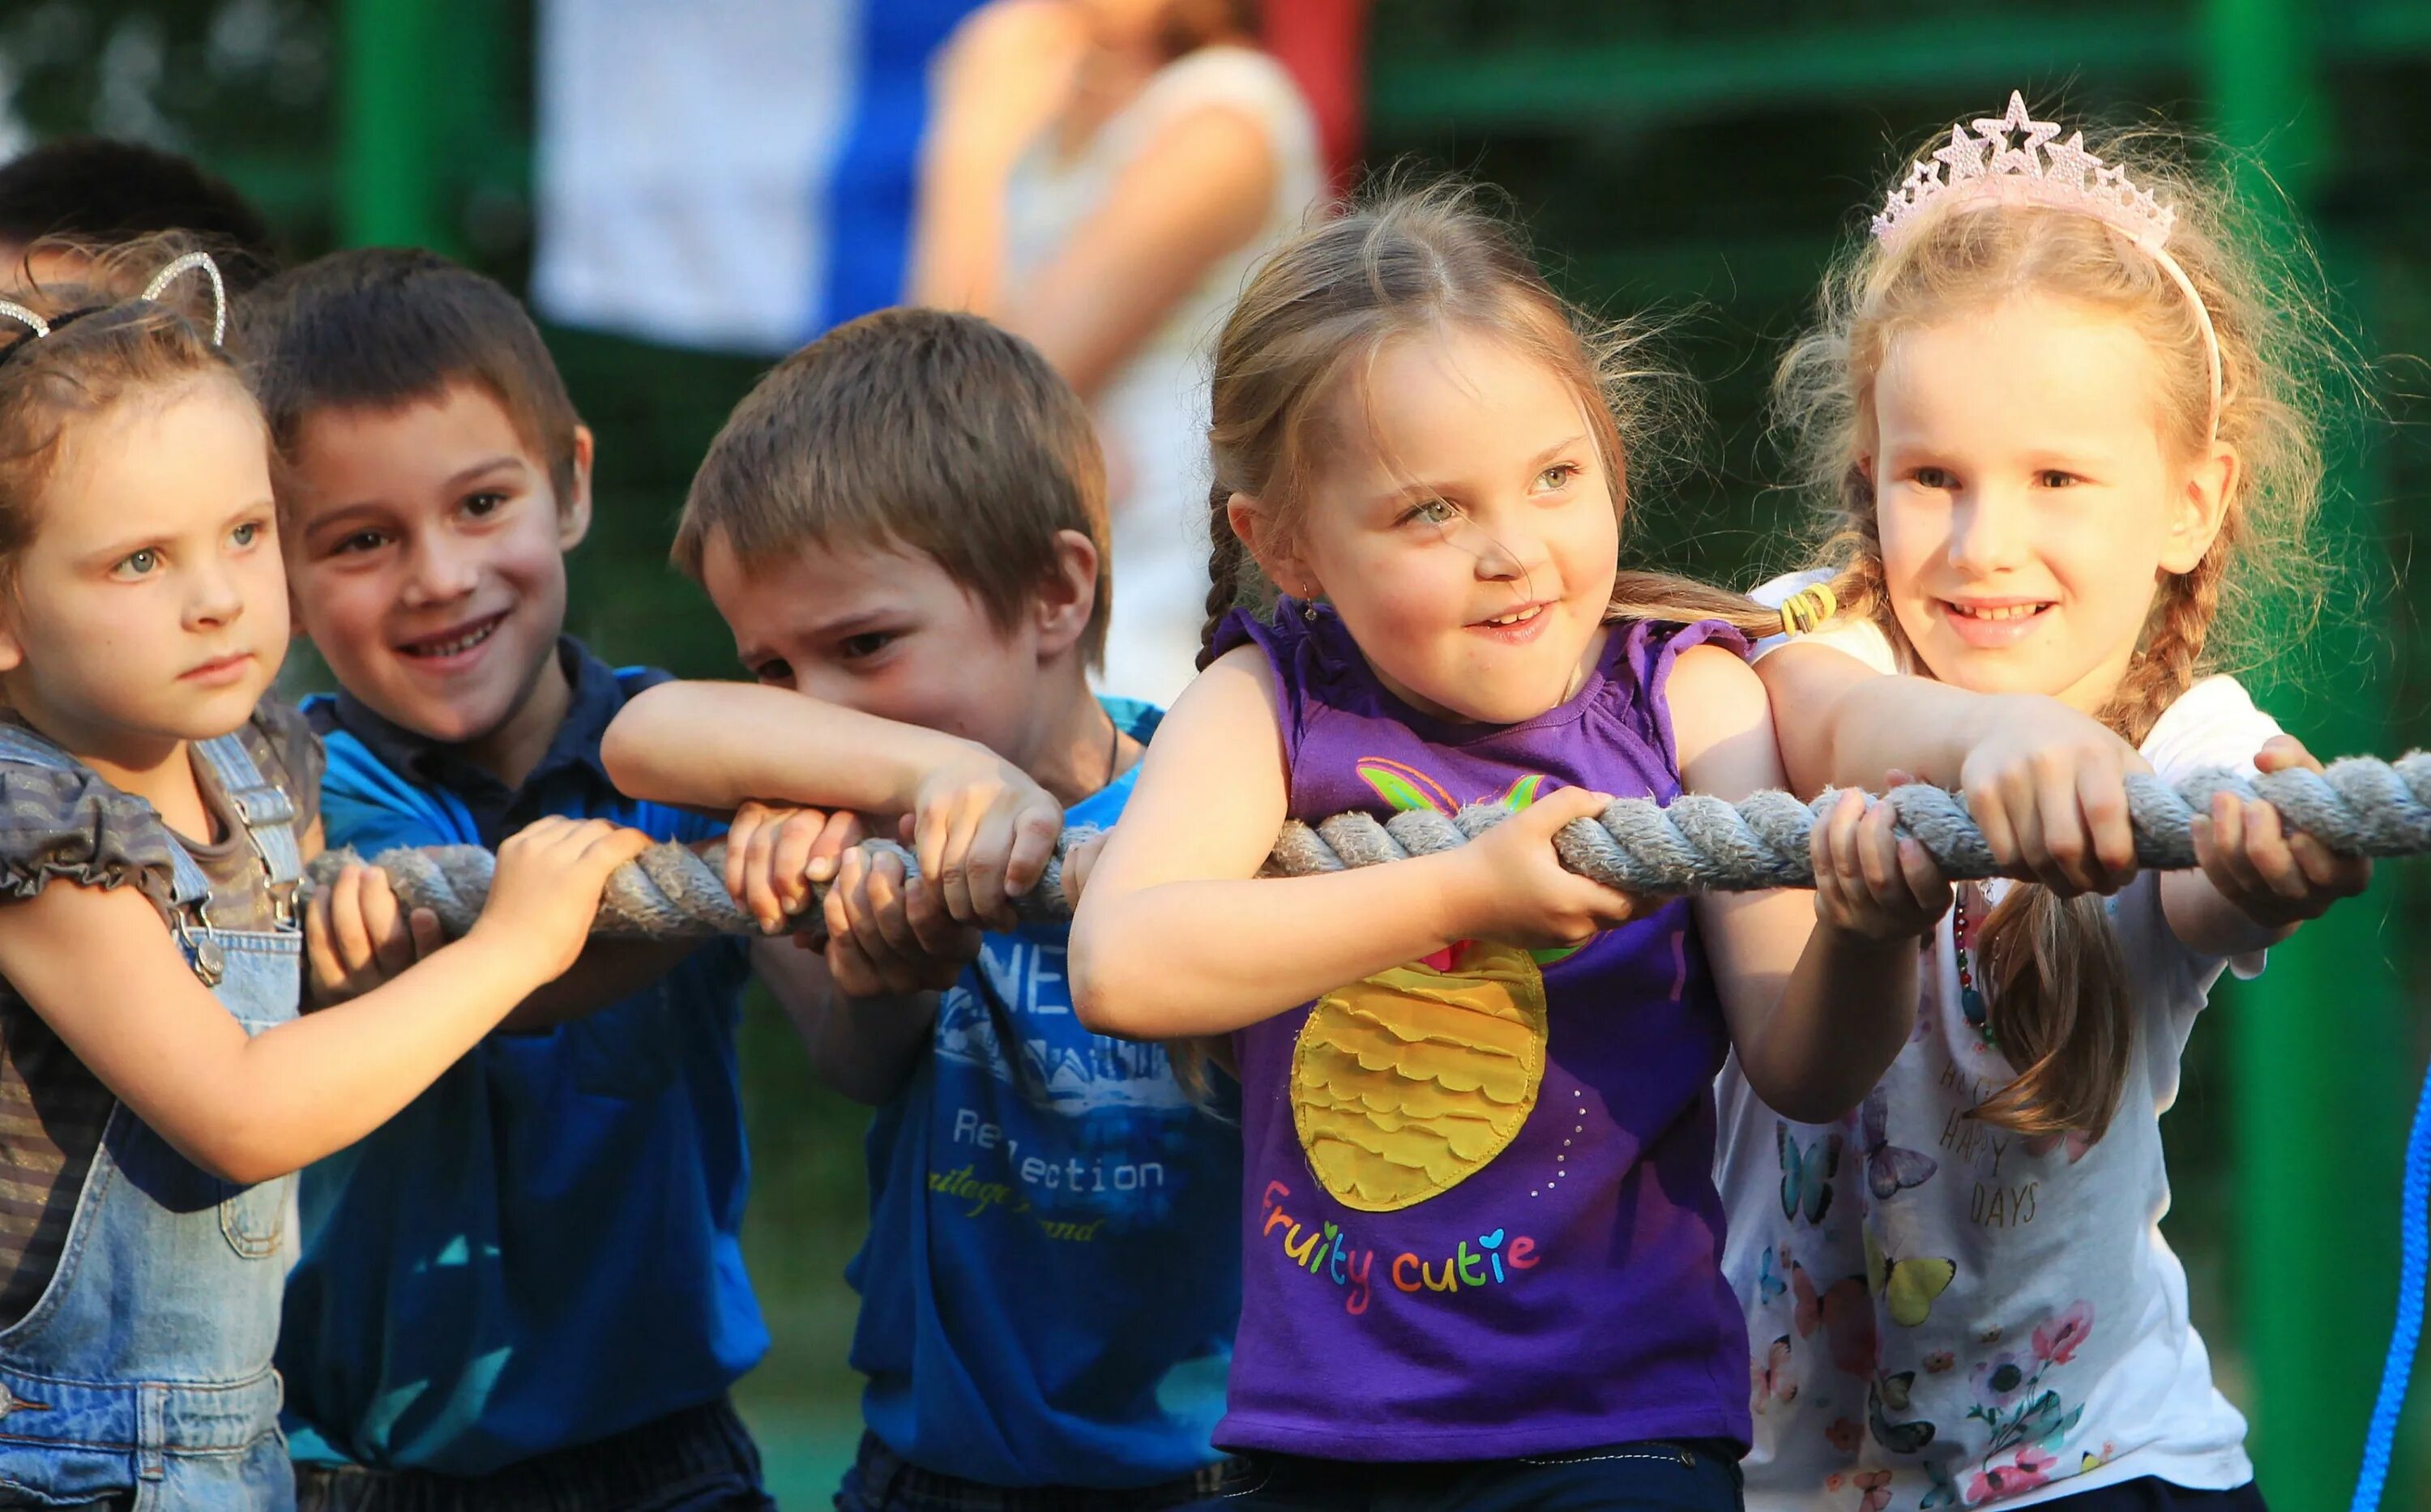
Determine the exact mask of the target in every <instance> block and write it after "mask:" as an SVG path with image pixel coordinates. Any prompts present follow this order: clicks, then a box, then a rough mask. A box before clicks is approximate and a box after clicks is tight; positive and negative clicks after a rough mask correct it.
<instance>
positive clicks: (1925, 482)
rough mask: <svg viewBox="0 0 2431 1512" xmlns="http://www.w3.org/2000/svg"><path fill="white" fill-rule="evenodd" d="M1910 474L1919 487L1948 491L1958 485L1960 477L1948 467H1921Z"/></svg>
mask: <svg viewBox="0 0 2431 1512" xmlns="http://www.w3.org/2000/svg"><path fill="white" fill-rule="evenodd" d="M1908 476H1909V478H1910V479H1912V480H1913V481H1914V482H1915V484H1916V486H1917V487H1919V488H1930V489H1935V490H1941V491H1947V490H1949V489H1953V488H1956V487H1957V486H1958V479H1956V478H1955V477H1953V476H1952V474H1951V471H1950V469H1949V468H1947V467H1920V468H1918V469H1917V470H1916V471H1915V472H1913V473H1911V474H1909V475H1908Z"/></svg>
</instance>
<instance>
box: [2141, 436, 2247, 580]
mask: <svg viewBox="0 0 2431 1512" xmlns="http://www.w3.org/2000/svg"><path fill="white" fill-rule="evenodd" d="M2240 465H2241V462H2240V459H2239V458H2238V455H2237V448H2236V447H2234V446H2232V445H2228V444H2227V443H2226V442H2214V443H2213V444H2212V448H2211V452H2210V454H2209V455H2207V456H2205V457H2204V458H2203V459H2201V460H2200V461H2198V462H2196V463H2195V464H2194V465H2193V466H2192V467H2189V468H2188V469H2187V476H2186V481H2185V482H2184V483H2183V484H2182V485H2181V486H2180V488H2179V490H2178V496H2177V497H2176V498H2175V499H2173V500H2172V501H2171V509H2170V521H2169V534H2168V535H2167V536H2165V537H2164V538H2163V539H2162V542H2161V570H2163V571H2164V572H2192V571H2194V570H2195V563H2199V562H2201V561H2202V560H2203V559H2204V553H2205V552H2206V551H2209V550H2210V549H2211V544H2212V542H2214V541H2216V540H2218V539H2219V538H2220V528H2221V524H2222V523H2223V522H2224V521H2226V520H2227V518H2228V501H2229V499H2230V498H2232V497H2233V496H2235V495H2236V491H2237V479H2238V468H2239V467H2240Z"/></svg>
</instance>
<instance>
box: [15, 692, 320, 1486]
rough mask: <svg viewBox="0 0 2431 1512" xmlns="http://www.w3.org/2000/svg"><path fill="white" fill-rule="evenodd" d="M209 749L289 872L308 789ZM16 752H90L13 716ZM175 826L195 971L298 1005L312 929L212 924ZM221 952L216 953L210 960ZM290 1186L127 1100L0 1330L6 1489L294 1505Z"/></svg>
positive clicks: (246, 1007)
mask: <svg viewBox="0 0 2431 1512" xmlns="http://www.w3.org/2000/svg"><path fill="white" fill-rule="evenodd" d="M195 749H196V751H197V752H199V753H200V755H201V757H202V761H203V763H204V765H205V767H206V769H207V770H208V771H209V772H210V776H211V778H212V780H213V781H214V784H215V785H216V786H218V787H220V788H221V789H222V790H223V791H224V792H225V793H226V796H227V798H229V800H230V804H229V806H230V807H231V808H233V809H235V810H236V812H237V813H238V815H240V816H241V817H242V819H243V823H244V826H245V828H246V831H247V832H248V834H249V835H250V837H251V843H252V845H253V847H254V848H255V851H256V853H257V854H258V855H259V856H260V859H261V863H262V865H263V867H264V871H265V874H266V875H267V877H268V878H269V880H270V881H271V882H273V883H274V884H276V883H277V882H279V881H280V880H281V878H282V873H284V874H285V877H286V880H288V881H290V882H292V880H293V875H294V873H295V871H296V870H297V869H298V868H297V866H296V862H297V861H299V860H300V858H299V857H298V856H297V855H296V849H295V846H294V839H293V805H292V804H289V803H287V802H286V801H285V799H284V797H283V795H277V790H276V789H275V788H272V787H270V786H269V784H268V783H266V782H265V781H263V780H262V777H261V774H260V769H259V768H258V767H257V766H256V764H254V762H253V760H252V758H251V756H250V754H249V753H247V752H246V751H245V750H244V748H243V746H242V745H241V744H239V743H238V742H236V741H235V740H233V739H228V740H227V741H226V743H225V745H223V744H222V743H220V742H197V743H196V745H195ZM0 761H13V762H21V763H25V764H32V765H38V766H43V767H48V768H52V769H55V770H57V769H74V768H75V767H76V766H77V764H76V763H75V759H74V758H73V757H71V756H68V755H67V754H66V753H65V752H63V751H60V750H59V749H58V748H56V747H54V746H52V745H51V744H50V743H49V742H48V741H45V740H43V739H42V737H40V736H39V735H35V734H33V733H32V732H31V731H24V730H22V729H20V728H18V727H15V726H10V725H5V724H0ZM274 796H275V797H277V798H278V801H277V802H276V803H273V802H271V801H270V798H272V797H274ZM257 818H258V819H259V820H260V825H259V828H256V820H257ZM168 839H169V845H168V849H169V854H170V859H171V865H172V870H173V874H174V879H175V890H174V898H175V904H176V906H175V908H174V909H173V911H172V914H173V922H172V925H171V928H172V930H173V932H175V934H176V938H177V942H178V944H179V946H180V948H181V949H182V950H183V951H184V952H185V953H186V956H187V958H188V961H189V963H190V964H193V965H194V966H196V967H197V970H196V975H197V976H198V977H202V978H203V979H204V980H205V981H207V982H209V983H210V986H211V992H212V995H213V996H214V997H215V998H217V999H218V1000H219V1002H220V1005H221V1006H222V1007H223V1008H225V1009H226V1011H227V1012H228V1014H229V1016H232V1017H234V1018H235V1019H237V1021H238V1022H239V1023H241V1024H243V1026H244V1028H245V1031H246V1033H260V1031H261V1030H263V1029H266V1028H268V1027H270V1026H272V1025H274V1024H277V1023H279V1022H283V1021H285V1020H288V1019H292V1018H293V1017H294V1016H295V1013H296V1005H297V998H298V995H299V988H300V975H299V969H298V962H299V958H300V941H301V936H300V934H299V933H298V932H297V931H296V930H295V929H294V928H293V925H292V924H285V923H282V926H281V927H279V928H277V929H275V930H272V931H267V932H246V931H234V930H219V929H214V928H212V927H211V924H210V907H209V905H210V882H209V879H208V878H207V876H206V875H205V874H204V872H203V870H202V868H201V867H200V866H198V865H196V864H195V862H194V860H193V857H192V856H191V855H189V854H188V853H187V851H186V848H185V847H184V846H183V845H181V844H179V843H178V841H177V839H176V835H175V834H174V833H172V834H170V835H169V836H168ZM206 960H210V961H214V962H216V963H218V965H217V967H216V969H215V970H213V971H210V972H207V971H204V970H202V969H201V966H202V965H203V963H204V962H205V961H206ZM293 1186H294V1178H293V1176H292V1175H291V1176H285V1177H280V1178H278V1179H277V1180H274V1181H270V1182H264V1183H260V1184H256V1185H250V1186H247V1185H240V1184H235V1183H231V1182H227V1181H224V1180H221V1179H220V1178H219V1177H217V1176H215V1175H213V1174H212V1173H210V1171H207V1170H204V1169H203V1168H199V1167H197V1166H196V1165H194V1164H193V1162H192V1161H190V1160H188V1159H187V1158H186V1157H185V1156H184V1155H183V1154H181V1153H179V1152H178V1151H176V1150H175V1149H174V1148H172V1147H171V1146H170V1145H169V1143H168V1142H167V1141H166V1140H165V1139H163V1138H161V1137H160V1135H159V1134H157V1133H155V1132H154V1131H153V1130H152V1129H151V1128H149V1127H148V1126H147V1125H145V1124H144V1123H143V1120H142V1119H140V1118H138V1117H135V1115H134V1113H133V1112H132V1110H130V1109H129V1108H128V1107H127V1106H126V1104H124V1103H121V1104H119V1105H118V1106H117V1107H116V1108H115V1109H113V1110H112V1112H111V1115H110V1119H109V1127H108V1129H107V1130H106V1131H105V1133H104V1134H103V1136H102V1144H101V1148H100V1149H99V1150H97V1151H94V1154H93V1160H92V1168H91V1169H90V1170H88V1171H87V1173H86V1175H85V1178H84V1183H83V1185H82V1187H81V1188H80V1189H79V1191H78V1193H77V1197H76V1208H75V1218H74V1219H73V1221H72V1223H71V1226H70V1228H69V1232H68V1237H67V1241H66V1243H65V1244H64V1245H63V1246H62V1249H61V1252H60V1256H59V1266H58V1268H57V1269H56V1270H54V1271H53V1273H52V1276H51V1279H50V1283H49V1285H47V1286H46V1287H45V1289H44V1290H43V1293H42V1298H41V1299H40V1300H39V1301H38V1302H36V1303H35V1304H34V1307H33V1309H32V1310H31V1311H29V1312H28V1313H27V1314H26V1315H25V1317H24V1318H23V1319H19V1320H18V1321H17V1322H16V1323H15V1324H13V1325H11V1326H10V1327H8V1329H6V1330H0V1504H9V1503H11V1501H12V1494H13V1495H15V1496H22V1497H26V1498H28V1499H31V1500H34V1501H37V1502H39V1503H41V1504H53V1505H56V1504H68V1505H75V1504H79V1503H83V1502H89V1501H101V1500H110V1499H119V1498H126V1497H130V1496H131V1497H132V1499H133V1504H134V1506H135V1507H136V1508H137V1509H138V1512H143V1509H149V1508H153V1507H162V1508H166V1507H177V1508H189V1507H191V1508H195V1509H198V1512H239V1509H245V1512H252V1509H256V1508H269V1509H271V1512H286V1509H290V1508H292V1507H293V1498H294V1480H293V1472H292V1470H290V1469H289V1467H288V1463H287V1453H286V1444H285V1441H284V1440H283V1439H282V1438H281V1437H280V1436H279V1434H278V1429H277V1421H278V1406H279V1396H280V1392H279V1384H278V1377H277V1372H275V1371H274V1370H273V1369H271V1364H270V1361H271V1352H272V1349H273V1346H274V1345H275V1343H276V1341H277V1326H278V1309H279V1296H280V1291H281V1289H282V1284H283V1281H284V1278H285V1273H286V1268H287V1264H288V1262H289V1261H290V1260H291V1259H292V1257H293V1253H294V1250H295V1234H294V1228H293V1222H292V1220H291V1219H290V1218H289V1213H290V1211H291V1208H292V1201H291V1193H292V1192H293Z"/></svg>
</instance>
